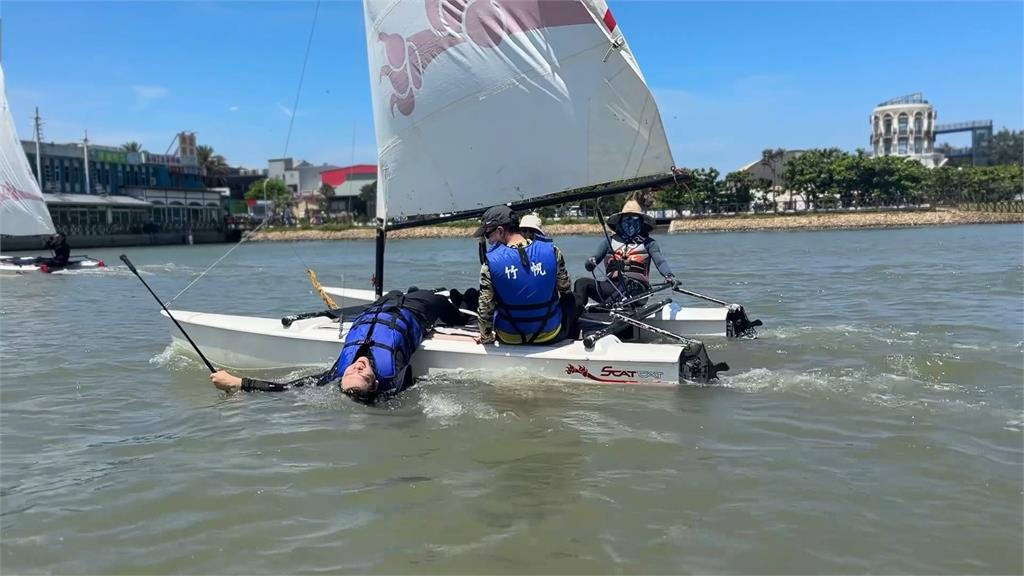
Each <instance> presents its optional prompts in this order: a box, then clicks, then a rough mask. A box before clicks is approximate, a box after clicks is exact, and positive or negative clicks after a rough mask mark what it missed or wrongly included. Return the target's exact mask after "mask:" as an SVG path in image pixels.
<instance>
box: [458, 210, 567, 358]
mask: <svg viewBox="0 0 1024 576" xmlns="http://www.w3.org/2000/svg"><path fill="white" fill-rule="evenodd" d="M474 236H476V237H480V238H484V239H486V241H487V243H488V248H487V250H486V252H485V253H484V255H483V257H482V260H483V264H482V265H481V268H480V296H479V299H480V300H479V304H478V306H477V313H478V314H479V323H480V342H481V343H482V344H489V343H491V342H494V341H495V339H497V340H499V341H501V342H503V343H505V344H553V343H555V342H558V341H559V340H562V339H564V338H575V337H576V336H577V335H578V332H579V330H578V328H577V327H576V319H577V317H578V314H577V313H576V306H575V301H574V300H573V296H572V292H571V291H570V281H569V272H568V271H566V269H565V259H564V258H562V253H561V251H559V250H558V248H556V247H555V245H554V244H552V243H551V242H539V241H538V242H533V241H530V240H527V239H526V238H524V237H523V235H522V234H521V233H520V232H519V223H518V221H517V220H516V217H515V214H514V213H513V212H512V210H511V209H510V208H509V207H508V206H494V207H492V208H489V209H487V211H486V212H484V214H483V217H482V218H481V224H480V228H478V229H477V231H476V233H475V234H474ZM492 271H493V272H492Z"/></svg>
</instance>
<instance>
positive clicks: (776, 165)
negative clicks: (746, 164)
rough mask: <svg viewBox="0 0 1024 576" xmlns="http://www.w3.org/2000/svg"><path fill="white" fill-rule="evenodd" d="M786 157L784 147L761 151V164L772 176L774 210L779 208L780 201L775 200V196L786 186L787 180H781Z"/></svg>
mask: <svg viewBox="0 0 1024 576" xmlns="http://www.w3.org/2000/svg"><path fill="white" fill-rule="evenodd" d="M785 159H786V150H785V149H784V148H765V149H764V150H762V151H761V165H762V166H764V167H765V168H767V169H768V172H769V173H770V174H771V175H772V176H771V184H770V186H771V191H772V211H773V212H774V211H777V210H778V206H779V204H778V202H776V201H775V196H776V194H777V193H778V191H779V189H780V188H785V186H786V184H785V182H781V181H780V180H779V178H780V176H782V172H783V170H782V165H783V161H784V160H785Z"/></svg>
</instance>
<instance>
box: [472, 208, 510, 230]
mask: <svg viewBox="0 0 1024 576" xmlns="http://www.w3.org/2000/svg"><path fill="white" fill-rule="evenodd" d="M515 221H516V215H515V212H512V209H511V208H509V207H508V206H505V205H504V204H500V205H498V206H491V207H490V208H488V209H487V211H486V212H484V215H483V216H481V217H480V227H479V228H477V229H476V232H474V233H473V236H474V237H479V236H484V235H486V234H487V233H489V232H493V231H494V229H495V228H497V227H498V226H508V225H510V224H514V223H515Z"/></svg>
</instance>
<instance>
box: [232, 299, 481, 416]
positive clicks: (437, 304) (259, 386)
mask: <svg viewBox="0 0 1024 576" xmlns="http://www.w3.org/2000/svg"><path fill="white" fill-rule="evenodd" d="M397 299H400V300H401V307H402V308H405V309H407V310H409V311H410V312H412V313H413V314H415V315H416V317H417V318H418V319H419V321H420V326H421V327H422V329H423V331H424V334H426V333H427V332H429V331H430V330H431V329H432V328H433V327H434V324H435V323H436V322H438V321H441V322H442V323H444V324H447V325H449V326H458V325H461V324H465V323H466V321H467V318H466V316H465V315H463V314H462V312H459V309H458V308H456V307H455V305H454V304H452V303H451V301H450V300H448V299H447V298H445V297H444V296H440V295H438V294H435V293H433V292H429V291H426V290H417V291H415V292H410V293H408V294H403V293H402V292H400V291H398V290H392V291H391V292H388V293H387V294H385V295H383V296H381V297H380V298H379V299H377V301H376V302H374V303H373V304H371V305H369V306H362V307H361V308H362V309H367V308H370V306H373V305H376V304H380V303H384V302H386V301H388V300H397ZM409 360H411V358H409V359H407V361H409ZM337 368H338V366H337V364H336V363H335V365H334V366H331V367H330V368H329V369H327V370H326V371H324V372H321V373H319V374H311V375H309V376H303V377H301V378H296V379H295V380H290V381H288V382H271V381H268V380H257V379H253V378H242V390H245V391H254V390H259V391H263V392H281V391H283V390H287V389H289V388H297V387H301V386H323V385H325V384H329V383H330V382H332V381H333V380H334V379H335V378H336V377H337V372H338V370H337ZM406 375H407V378H406V380H407V381H406V382H404V383H403V384H402V386H401V387H400V388H399V391H401V390H404V389H405V388H408V387H409V386H412V383H413V382H412V371H411V370H408V371H406ZM355 399H357V400H361V401H366V402H372V401H373V400H374V399H375V398H374V397H372V396H370V397H367V396H361V397H356V398H355Z"/></svg>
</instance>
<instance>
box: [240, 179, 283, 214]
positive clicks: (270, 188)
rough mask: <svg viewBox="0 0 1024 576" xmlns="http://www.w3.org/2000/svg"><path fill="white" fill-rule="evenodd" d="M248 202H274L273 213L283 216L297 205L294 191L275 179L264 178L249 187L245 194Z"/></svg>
mask: <svg viewBox="0 0 1024 576" xmlns="http://www.w3.org/2000/svg"><path fill="white" fill-rule="evenodd" d="M245 199H246V200H264V199H266V200H269V201H270V202H273V213H274V214H278V215H282V214H284V213H285V211H286V210H290V209H291V208H292V206H294V205H295V198H294V196H292V191H291V190H289V189H288V187H287V186H285V184H284V182H282V181H280V180H277V179H274V178H264V179H262V180H257V181H255V182H253V183H252V184H250V185H249V189H248V190H247V191H246V192H245Z"/></svg>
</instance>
